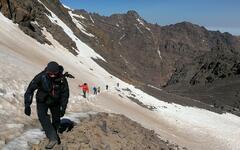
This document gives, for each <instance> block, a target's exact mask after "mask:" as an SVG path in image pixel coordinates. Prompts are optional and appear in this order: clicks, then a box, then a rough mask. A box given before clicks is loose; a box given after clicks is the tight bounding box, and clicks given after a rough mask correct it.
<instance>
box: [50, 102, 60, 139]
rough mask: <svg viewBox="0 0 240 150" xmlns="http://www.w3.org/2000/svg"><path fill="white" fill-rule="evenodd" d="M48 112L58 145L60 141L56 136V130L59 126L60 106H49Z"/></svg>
mask: <svg viewBox="0 0 240 150" xmlns="http://www.w3.org/2000/svg"><path fill="white" fill-rule="evenodd" d="M50 111H51V114H52V125H53V128H54V129H55V132H56V135H57V140H58V144H60V143H61V140H60V138H59V136H58V134H57V132H58V128H59V126H60V105H58V104H57V105H54V106H51V107H50Z"/></svg>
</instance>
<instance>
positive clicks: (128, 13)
mask: <svg viewBox="0 0 240 150" xmlns="http://www.w3.org/2000/svg"><path fill="white" fill-rule="evenodd" d="M127 15H128V16H131V17H134V18H139V14H138V13H137V12H136V11H135V10H129V11H128V12H127Z"/></svg>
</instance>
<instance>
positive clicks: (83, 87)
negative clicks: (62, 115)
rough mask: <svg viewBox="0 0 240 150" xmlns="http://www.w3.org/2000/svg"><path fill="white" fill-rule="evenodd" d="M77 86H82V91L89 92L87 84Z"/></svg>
mask: <svg viewBox="0 0 240 150" xmlns="http://www.w3.org/2000/svg"><path fill="white" fill-rule="evenodd" d="M79 87H80V88H82V90H83V91H84V92H89V88H88V86H87V85H84V84H83V85H79Z"/></svg>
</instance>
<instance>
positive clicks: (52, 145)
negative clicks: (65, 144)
mask: <svg viewBox="0 0 240 150" xmlns="http://www.w3.org/2000/svg"><path fill="white" fill-rule="evenodd" d="M57 143H58V141H57V140H54V141H53V140H50V141H49V142H48V144H47V145H46V146H45V148H46V149H52V148H53V147H54V146H55V145H56V144H57Z"/></svg>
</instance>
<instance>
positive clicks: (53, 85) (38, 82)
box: [24, 71, 69, 111]
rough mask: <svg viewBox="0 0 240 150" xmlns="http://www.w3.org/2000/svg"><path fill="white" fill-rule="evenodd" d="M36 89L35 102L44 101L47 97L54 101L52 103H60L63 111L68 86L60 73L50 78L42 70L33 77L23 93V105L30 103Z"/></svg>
mask: <svg viewBox="0 0 240 150" xmlns="http://www.w3.org/2000/svg"><path fill="white" fill-rule="evenodd" d="M36 89H37V94H36V100H37V103H46V102H47V100H48V99H51V100H53V101H54V104H60V106H61V107H62V109H63V110H64V111H65V110H66V107H67V103H68V98H69V88H68V82H67V79H66V78H65V77H64V76H63V75H62V74H60V75H59V76H58V77H57V78H55V79H50V78H49V77H48V75H47V73H46V71H42V72H41V73H39V74H38V75H36V76H35V77H34V79H33V80H32V81H31V83H30V84H29V86H28V88H27V91H26V93H25V95H24V103H25V106H30V105H31V104H32V99H33V94H34V91H35V90H36Z"/></svg>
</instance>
